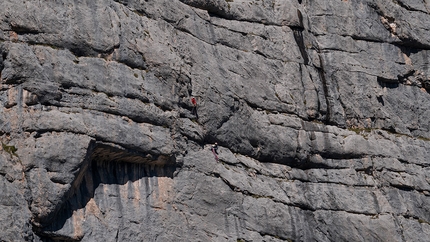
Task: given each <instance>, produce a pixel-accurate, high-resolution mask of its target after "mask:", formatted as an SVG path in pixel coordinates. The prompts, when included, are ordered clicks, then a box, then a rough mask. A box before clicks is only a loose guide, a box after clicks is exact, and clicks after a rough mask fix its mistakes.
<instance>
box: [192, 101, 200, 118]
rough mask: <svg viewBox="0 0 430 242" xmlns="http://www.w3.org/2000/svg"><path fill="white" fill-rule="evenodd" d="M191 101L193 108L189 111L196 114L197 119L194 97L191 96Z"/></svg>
mask: <svg viewBox="0 0 430 242" xmlns="http://www.w3.org/2000/svg"><path fill="white" fill-rule="evenodd" d="M191 103H192V104H193V110H192V111H191V113H192V114H194V115H196V118H197V119H199V116H198V114H197V101H196V99H195V98H194V97H192V98H191Z"/></svg>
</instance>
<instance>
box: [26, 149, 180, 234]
mask: <svg viewBox="0 0 430 242" xmlns="http://www.w3.org/2000/svg"><path fill="white" fill-rule="evenodd" d="M175 170H176V161H175V158H174V157H168V156H163V155H150V154H142V153H139V152H135V151H132V150H125V149H120V148H116V147H112V146H109V145H106V144H101V143H96V142H94V143H92V144H91V145H90V147H89V149H88V154H87V158H86V160H85V161H84V162H83V163H82V165H81V168H80V171H79V173H78V174H77V175H76V178H75V181H74V182H73V183H72V186H71V189H70V191H69V193H68V194H67V195H66V197H65V198H64V199H63V203H62V204H60V205H59V206H58V209H56V210H55V211H54V212H53V213H52V214H50V215H48V216H47V217H45V218H42V219H41V221H40V224H41V225H42V227H41V228H34V231H35V233H36V234H38V235H39V236H40V239H41V240H42V241H45V242H48V241H79V240H80V239H81V238H71V237H69V236H67V235H61V234H59V233H58V231H59V230H61V229H62V228H63V227H64V225H65V224H66V222H67V220H69V219H70V218H72V215H73V213H74V212H75V211H78V210H79V209H82V208H85V207H86V205H87V204H88V202H89V201H90V200H91V199H92V198H94V195H95V191H96V189H97V188H98V187H99V186H100V185H101V184H117V185H124V184H126V183H128V182H134V181H137V180H140V179H142V178H145V177H147V178H148V177H170V178H173V173H174V172H175Z"/></svg>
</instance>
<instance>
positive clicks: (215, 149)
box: [211, 142, 218, 161]
mask: <svg viewBox="0 0 430 242" xmlns="http://www.w3.org/2000/svg"><path fill="white" fill-rule="evenodd" d="M211 150H212V153H213V154H214V156H215V160H216V161H218V143H216V142H215V144H213V145H212V148H211Z"/></svg>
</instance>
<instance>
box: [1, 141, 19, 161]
mask: <svg viewBox="0 0 430 242" xmlns="http://www.w3.org/2000/svg"><path fill="white" fill-rule="evenodd" d="M1 146H2V148H3V150H4V151H6V152H7V153H9V155H10V158H12V156H16V157H18V155H17V154H16V152H17V151H18V149H17V148H16V147H15V146H14V145H6V144H5V143H3V142H1ZM18 158H19V157H18Z"/></svg>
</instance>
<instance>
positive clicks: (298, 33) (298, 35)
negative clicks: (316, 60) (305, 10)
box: [291, 9, 309, 65]
mask: <svg viewBox="0 0 430 242" xmlns="http://www.w3.org/2000/svg"><path fill="white" fill-rule="evenodd" d="M297 16H298V18H299V26H295V27H291V29H292V30H293V34H294V40H295V41H296V43H297V45H298V46H299V50H300V54H301V55H302V58H303V62H304V64H305V65H307V64H309V57H308V54H307V52H306V47H305V42H304V40H303V31H304V28H303V15H302V13H301V12H300V10H298V9H297Z"/></svg>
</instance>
